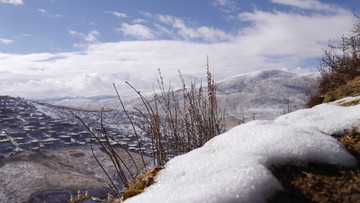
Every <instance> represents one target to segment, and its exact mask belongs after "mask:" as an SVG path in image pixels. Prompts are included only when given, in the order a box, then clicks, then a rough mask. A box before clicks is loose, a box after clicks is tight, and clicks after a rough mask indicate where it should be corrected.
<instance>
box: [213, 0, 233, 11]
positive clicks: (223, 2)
mask: <svg viewBox="0 0 360 203" xmlns="http://www.w3.org/2000/svg"><path fill="white" fill-rule="evenodd" d="M210 5H211V6H213V7H217V8H219V9H220V10H221V11H223V12H225V13H231V12H234V11H236V10H238V7H237V5H236V0H213V1H212V2H211V3H210Z"/></svg>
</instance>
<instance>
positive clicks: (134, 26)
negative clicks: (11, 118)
mask: <svg viewBox="0 0 360 203" xmlns="http://www.w3.org/2000/svg"><path fill="white" fill-rule="evenodd" d="M272 2H273V3H276V4H282V5H284V6H289V7H292V8H298V9H307V10H309V9H311V11H312V12H310V13H305V12H284V11H279V10H272V11H264V10H259V9H254V10H253V11H251V12H241V13H236V12H235V10H236V7H234V4H233V1H229V0H227V1H226V0H217V1H214V4H213V6H217V7H219V8H220V9H225V8H227V9H226V11H224V12H225V14H226V15H227V16H226V18H227V19H229V20H231V21H233V22H234V23H235V24H236V23H238V24H241V25H246V26H241V27H238V28H234V30H233V31H231V32H228V31H224V30H221V29H219V28H214V27H210V26H204V25H200V24H196V23H191V22H189V21H187V20H186V19H181V18H179V17H176V16H171V15H165V14H150V13H145V12H143V18H142V19H140V18H137V19H136V20H134V21H133V22H132V23H130V22H127V23H125V22H122V23H121V24H120V26H119V27H118V28H116V31H117V32H119V33H121V34H123V35H124V36H127V37H129V40H128V41H120V42H107V43H102V42H100V41H99V36H100V31H97V30H92V31H89V33H80V32H77V31H75V30H69V31H68V32H69V34H71V35H73V36H75V37H77V38H80V40H81V42H80V43H78V44H75V45H74V46H78V47H82V50H81V51H78V52H67V53H56V54H51V53H38V54H27V55H18V54H5V53H0V94H1V95H3V94H9V95H15V96H22V97H27V98H37V99H39V98H50V97H62V96H95V95H109V94H111V95H114V91H113V89H112V83H113V82H115V83H117V84H123V83H124V81H130V82H131V83H132V84H134V85H135V86H136V87H138V88H139V89H140V90H144V91H147V90H151V89H152V87H153V85H154V83H155V82H156V78H157V77H156V73H157V69H158V68H160V69H161V71H162V73H163V75H164V76H165V78H166V79H165V80H166V81H171V83H172V84H173V85H176V84H178V83H179V80H178V78H177V70H179V69H180V70H181V71H182V73H183V75H185V77H192V78H193V79H198V80H200V79H201V77H202V76H205V68H206V57H207V56H209V59H210V66H211V69H212V71H213V72H214V74H215V75H216V77H217V78H218V79H221V78H224V77H228V76H232V75H234V74H239V73H244V72H250V71H255V70H263V69H269V68H287V69H295V68H299V67H301V68H304V69H315V66H316V65H314V64H309V63H306V62H308V61H309V60H314V59H315V58H317V57H320V55H321V53H322V50H323V49H324V48H326V47H327V43H328V41H329V39H332V40H333V39H338V38H339V37H341V36H342V35H343V34H346V33H347V32H349V31H350V30H351V28H352V23H353V15H352V11H347V10H344V9H343V8H341V7H336V6H334V5H330V4H324V3H321V2H319V1H315V0H289V1H283V0H273V1H272ZM107 13H109V14H112V15H115V16H117V17H119V18H121V19H122V18H128V16H127V15H126V14H124V13H115V12H110V11H107ZM1 43H3V44H6V43H11V42H10V41H6V40H4V39H0V46H1ZM119 89H120V91H121V92H120V93H121V94H123V95H127V94H128V93H129V88H128V87H126V86H125V85H120V86H119Z"/></svg>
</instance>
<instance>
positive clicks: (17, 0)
mask: <svg viewBox="0 0 360 203" xmlns="http://www.w3.org/2000/svg"><path fill="white" fill-rule="evenodd" d="M0 3H5V4H14V5H21V4H24V2H23V0H0Z"/></svg>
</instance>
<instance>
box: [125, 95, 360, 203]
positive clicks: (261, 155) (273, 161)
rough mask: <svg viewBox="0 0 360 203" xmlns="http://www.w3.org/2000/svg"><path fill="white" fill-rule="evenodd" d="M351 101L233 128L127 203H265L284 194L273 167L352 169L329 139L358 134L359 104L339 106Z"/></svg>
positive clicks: (184, 158) (350, 161) (343, 152)
mask: <svg viewBox="0 0 360 203" xmlns="http://www.w3.org/2000/svg"><path fill="white" fill-rule="evenodd" d="M354 99H358V100H360V97H357V98H346V99H343V100H339V101H337V102H333V103H329V104H322V105H319V106H316V107H314V108H312V109H304V110H299V111H296V112H293V113H290V114H287V115H284V116H281V117H279V118H277V119H276V120H273V121H260V120H257V121H252V122H249V123H246V124H243V125H240V126H237V127H235V128H233V129H231V130H230V131H228V132H226V133H224V134H222V135H219V136H217V137H215V138H214V139H212V140H210V141H209V142H207V143H206V144H205V145H204V146H203V147H201V148H199V149H196V150H193V151H191V152H189V153H187V154H185V155H182V156H178V157H175V158H174V159H172V160H170V161H169V162H168V163H167V164H166V168H165V169H164V170H162V171H160V173H159V175H158V176H157V178H156V181H157V183H155V184H154V185H152V186H150V187H149V188H147V189H146V190H145V192H143V193H142V194H140V195H137V196H135V197H132V198H130V199H128V200H126V201H125V202H126V203H131V202H154V203H155V202H181V203H183V202H265V201H266V200H267V199H268V198H269V197H270V196H271V195H273V194H274V192H276V191H278V190H281V189H282V186H281V183H280V182H279V181H278V180H277V179H276V178H275V177H274V176H273V174H272V173H271V172H270V170H269V168H270V167H271V166H275V165H282V164H286V163H294V164H298V165H301V164H306V163H309V162H319V163H327V164H333V165H338V166H345V167H350V166H354V165H356V164H357V163H356V160H355V159H354V158H353V157H352V156H351V155H350V154H349V153H348V152H347V150H346V149H345V148H344V147H343V146H342V144H340V143H339V142H338V141H337V140H335V139H334V138H332V137H330V136H329V134H336V133H342V132H343V131H344V130H345V129H351V128H353V127H356V128H358V130H359V126H360V105H356V106H349V107H343V106H339V105H338V104H339V103H341V102H346V101H347V100H349V101H350V100H354Z"/></svg>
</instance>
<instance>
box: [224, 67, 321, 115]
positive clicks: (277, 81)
mask: <svg viewBox="0 0 360 203" xmlns="http://www.w3.org/2000/svg"><path fill="white" fill-rule="evenodd" d="M317 77H318V74H316V73H311V74H296V73H292V72H287V71H281V70H266V71H259V72H252V73H247V74H241V75H235V76H232V77H229V78H226V79H224V80H221V81H218V82H217V94H218V102H219V106H220V108H222V109H224V110H225V114H226V115H227V117H228V119H229V120H231V119H232V120H233V121H237V122H243V121H244V122H246V121H249V120H252V119H253V118H254V119H274V118H276V117H277V116H279V115H282V114H285V113H289V112H291V111H294V110H298V109H302V108H304V106H305V101H306V94H307V93H308V92H309V90H310V89H312V88H314V87H316V84H317V82H316V78H317Z"/></svg>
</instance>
